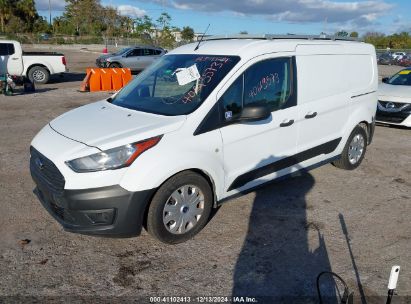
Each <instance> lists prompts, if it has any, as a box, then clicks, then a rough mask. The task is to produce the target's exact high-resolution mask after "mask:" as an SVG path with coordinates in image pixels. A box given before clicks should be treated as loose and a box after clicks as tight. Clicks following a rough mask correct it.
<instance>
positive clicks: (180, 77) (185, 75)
mask: <svg viewBox="0 0 411 304" xmlns="http://www.w3.org/2000/svg"><path fill="white" fill-rule="evenodd" d="M176 77H177V81H178V84H179V85H181V86H183V85H186V84H187V83H190V82H193V81H195V80H197V79H200V77H201V76H200V73H199V72H198V69H197V65H196V64H194V65H192V66H191V67H188V68H186V69H181V70H180V71H178V72H177V73H176Z"/></svg>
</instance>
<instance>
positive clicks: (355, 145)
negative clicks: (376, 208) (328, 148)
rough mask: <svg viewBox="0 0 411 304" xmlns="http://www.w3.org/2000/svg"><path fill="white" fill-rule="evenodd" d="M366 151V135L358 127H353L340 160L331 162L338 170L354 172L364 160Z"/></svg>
mask: <svg viewBox="0 0 411 304" xmlns="http://www.w3.org/2000/svg"><path fill="white" fill-rule="evenodd" d="M366 150H367V133H366V132H365V130H364V129H363V128H361V127H360V126H357V127H355V129H354V130H353V131H352V133H351V135H350V137H348V140H347V143H346V144H345V147H344V150H343V152H342V153H341V158H340V159H339V160H336V161H335V162H333V165H334V166H336V167H337V168H340V169H345V170H354V169H355V168H357V167H358V166H359V165H360V164H361V162H362V160H363V159H364V156H365V152H366Z"/></svg>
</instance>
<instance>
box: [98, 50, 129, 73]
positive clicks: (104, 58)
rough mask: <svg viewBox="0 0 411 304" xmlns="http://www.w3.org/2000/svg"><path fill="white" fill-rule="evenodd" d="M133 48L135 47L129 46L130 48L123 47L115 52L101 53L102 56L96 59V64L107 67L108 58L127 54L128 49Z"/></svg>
mask: <svg viewBox="0 0 411 304" xmlns="http://www.w3.org/2000/svg"><path fill="white" fill-rule="evenodd" d="M132 49H133V48H129V47H128V48H124V49H121V50H119V51H117V52H115V53H111V54H103V55H100V56H99V57H98V58H97V59H96V65H97V66H98V67H99V68H105V67H106V63H107V58H110V57H117V56H121V55H123V54H125V53H126V52H128V51H130V50H132Z"/></svg>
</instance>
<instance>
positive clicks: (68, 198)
mask: <svg viewBox="0 0 411 304" xmlns="http://www.w3.org/2000/svg"><path fill="white" fill-rule="evenodd" d="M32 157H33V156H32ZM43 160H45V159H43ZM51 165H52V164H49V163H47V162H46V165H45V166H46V169H44V170H43V171H46V170H47V166H51ZM30 171H31V176H32V178H33V180H34V182H35V183H36V188H35V189H34V193H35V194H36V195H37V197H38V199H39V200H40V202H41V203H42V205H43V206H44V208H46V210H47V211H48V212H49V213H50V214H51V215H52V216H53V217H54V218H55V219H56V220H57V221H58V222H59V223H60V224H61V225H62V226H63V228H64V230H66V231H70V232H75V233H82V234H89V235H101V236H112V237H132V236H138V235H139V234H140V233H141V230H142V227H143V223H144V216H145V211H146V207H147V206H148V204H149V202H150V200H151V197H152V195H153V194H154V192H155V189H151V190H144V191H137V192H130V191H127V190H125V189H124V188H122V187H120V186H119V185H115V186H109V187H102V188H94V189H81V190H66V189H60V190H59V189H58V187H56V185H55V184H51V183H50V180H51V179H50V178H47V177H50V173H47V174H46V173H43V172H42V170H39V169H38V168H37V167H36V166H35V162H34V161H30ZM53 180H57V177H56V176H54V178H53ZM63 181H64V180H63Z"/></svg>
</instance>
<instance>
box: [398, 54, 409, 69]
mask: <svg viewBox="0 0 411 304" xmlns="http://www.w3.org/2000/svg"><path fill="white" fill-rule="evenodd" d="M398 65H400V66H403V67H411V54H407V55H406V56H403V57H402V58H401V59H400V60H398Z"/></svg>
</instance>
